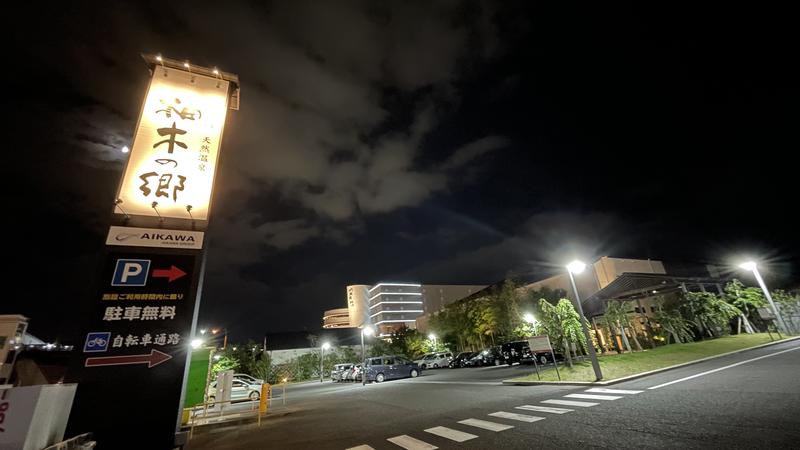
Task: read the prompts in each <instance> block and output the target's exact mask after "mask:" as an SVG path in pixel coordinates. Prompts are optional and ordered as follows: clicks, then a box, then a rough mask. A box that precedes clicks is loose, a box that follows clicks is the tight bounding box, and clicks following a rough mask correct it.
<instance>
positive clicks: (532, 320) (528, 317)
mask: <svg viewBox="0 0 800 450" xmlns="http://www.w3.org/2000/svg"><path fill="white" fill-rule="evenodd" d="M522 318H523V319H524V320H525V322H528V323H529V324H531V325H533V324H535V323H536V317H533V314H531V313H525V315H524V316H523V317H522Z"/></svg>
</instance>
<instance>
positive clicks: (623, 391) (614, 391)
mask: <svg viewBox="0 0 800 450" xmlns="http://www.w3.org/2000/svg"><path fill="white" fill-rule="evenodd" d="M586 392H597V393H598V394H641V393H642V392H644V391H631V390H629V389H606V388H591V389H587V390H586Z"/></svg>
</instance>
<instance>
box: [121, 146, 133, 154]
mask: <svg viewBox="0 0 800 450" xmlns="http://www.w3.org/2000/svg"><path fill="white" fill-rule="evenodd" d="M129 151H131V149H129V148H128V146H127V145H123V146H122V153H128V152H129Z"/></svg>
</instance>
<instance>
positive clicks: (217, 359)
mask: <svg viewBox="0 0 800 450" xmlns="http://www.w3.org/2000/svg"><path fill="white" fill-rule="evenodd" d="M220 358H222V355H214V361H219V360H220Z"/></svg>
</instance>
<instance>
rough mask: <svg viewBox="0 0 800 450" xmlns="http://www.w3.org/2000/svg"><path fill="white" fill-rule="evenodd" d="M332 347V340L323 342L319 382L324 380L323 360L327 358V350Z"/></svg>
mask: <svg viewBox="0 0 800 450" xmlns="http://www.w3.org/2000/svg"><path fill="white" fill-rule="evenodd" d="M329 348H331V343H330V342H323V343H322V346H321V347H320V357H319V382H320V383H322V381H323V374H322V361H324V360H325V350H326V349H329Z"/></svg>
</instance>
